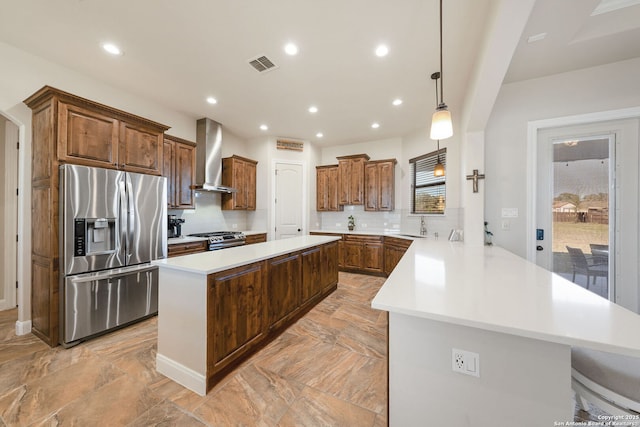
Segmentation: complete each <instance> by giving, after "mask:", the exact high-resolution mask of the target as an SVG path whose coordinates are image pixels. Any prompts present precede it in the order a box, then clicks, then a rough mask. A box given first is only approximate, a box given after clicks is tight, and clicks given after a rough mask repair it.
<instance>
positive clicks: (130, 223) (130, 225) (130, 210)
mask: <svg viewBox="0 0 640 427" xmlns="http://www.w3.org/2000/svg"><path fill="white" fill-rule="evenodd" d="M125 182H126V186H127V189H126V194H127V258H126V260H127V265H129V263H130V262H131V257H132V255H133V253H132V250H133V248H134V244H135V242H134V241H133V240H134V227H135V212H134V210H135V204H134V203H133V186H132V185H131V176H130V175H129V174H128V173H127V174H125Z"/></svg>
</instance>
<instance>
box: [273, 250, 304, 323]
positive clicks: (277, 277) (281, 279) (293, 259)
mask: <svg viewBox="0 0 640 427" xmlns="http://www.w3.org/2000/svg"><path fill="white" fill-rule="evenodd" d="M301 264H302V263H301V259H300V254H299V253H295V254H290V255H283V256H280V257H277V258H273V259H270V260H269V291H268V295H269V302H268V305H269V324H270V325H271V327H272V328H277V327H279V326H280V324H281V323H282V322H283V321H286V320H287V319H288V317H289V315H290V314H292V313H293V312H294V311H295V310H296V309H297V308H298V307H299V306H300V301H301V288H302V275H301V272H300V268H301Z"/></svg>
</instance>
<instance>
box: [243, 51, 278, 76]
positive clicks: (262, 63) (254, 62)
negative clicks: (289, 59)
mask: <svg viewBox="0 0 640 427" xmlns="http://www.w3.org/2000/svg"><path fill="white" fill-rule="evenodd" d="M249 65H251V66H252V67H253V68H255V69H256V70H257V71H258V72H260V73H263V72H265V71H269V70H273V69H274V68H278V67H277V65H276V64H274V63H273V62H271V60H270V59H269V58H267V57H266V56H264V55H261V56H258V57H257V58H254V59H250V60H249Z"/></svg>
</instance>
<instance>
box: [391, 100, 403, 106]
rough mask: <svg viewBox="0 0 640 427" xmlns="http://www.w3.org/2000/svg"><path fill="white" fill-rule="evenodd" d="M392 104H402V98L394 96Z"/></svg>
mask: <svg viewBox="0 0 640 427" xmlns="http://www.w3.org/2000/svg"><path fill="white" fill-rule="evenodd" d="M392 104H393V105H395V106H396V107H397V106H398V105H400V104H402V99H400V98H396V99H394V100H393V102H392Z"/></svg>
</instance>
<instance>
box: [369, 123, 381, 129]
mask: <svg viewBox="0 0 640 427" xmlns="http://www.w3.org/2000/svg"><path fill="white" fill-rule="evenodd" d="M371 127H372V128H374V129H378V128H379V127H380V123H377V122H376V123H372V124H371Z"/></svg>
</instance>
